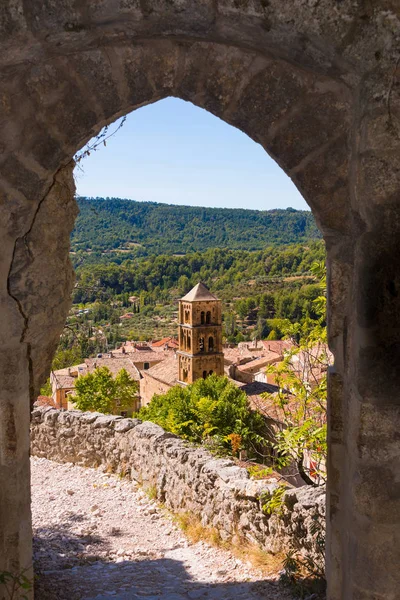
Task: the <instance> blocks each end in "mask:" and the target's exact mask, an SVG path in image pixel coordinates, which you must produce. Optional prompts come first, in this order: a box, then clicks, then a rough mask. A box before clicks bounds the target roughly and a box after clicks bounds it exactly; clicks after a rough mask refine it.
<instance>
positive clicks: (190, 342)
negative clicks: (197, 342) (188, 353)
mask: <svg viewBox="0 0 400 600" xmlns="http://www.w3.org/2000/svg"><path fill="white" fill-rule="evenodd" d="M191 347H192V338H191V337H190V334H189V333H188V336H187V349H188V350H190V349H191Z"/></svg>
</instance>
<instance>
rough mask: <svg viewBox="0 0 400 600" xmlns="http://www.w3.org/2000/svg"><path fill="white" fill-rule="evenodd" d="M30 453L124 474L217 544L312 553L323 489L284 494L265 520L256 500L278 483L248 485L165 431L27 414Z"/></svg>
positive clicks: (238, 471) (240, 474)
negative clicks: (217, 538)
mask: <svg viewBox="0 0 400 600" xmlns="http://www.w3.org/2000/svg"><path fill="white" fill-rule="evenodd" d="M31 450H32V454H34V455H35V456H39V457H45V458H48V459H51V460H54V461H57V462H72V463H74V464H78V465H82V466H86V467H100V468H102V469H104V470H106V471H112V472H116V473H122V474H124V475H125V476H128V477H131V478H132V479H135V480H136V481H139V482H140V483H141V484H143V486H144V487H145V488H146V487H147V488H152V489H156V491H157V499H158V500H159V501H160V502H163V503H164V504H165V506H166V507H167V508H169V509H170V510H171V511H173V512H175V513H179V512H191V513H194V514H195V515H197V516H199V517H201V520H202V523H203V525H205V526H210V527H215V528H216V529H218V531H219V532H220V535H221V537H222V538H223V539H225V540H228V539H230V538H234V536H237V539H240V538H246V539H247V540H249V541H250V542H254V543H256V544H259V545H260V546H261V547H263V548H264V549H265V550H267V551H271V552H274V553H275V552H279V551H284V550H285V549H286V548H287V547H288V546H289V544H290V543H291V542H292V541H293V542H294V543H295V544H296V545H297V546H298V547H300V549H302V550H303V551H304V552H305V551H308V552H309V551H311V552H313V551H314V537H313V535H312V534H311V531H310V530H311V524H312V521H313V517H314V516H316V517H320V518H321V521H322V522H324V519H325V493H324V490H323V489H322V488H319V489H315V488H309V487H307V486H304V487H302V488H297V489H291V490H290V491H288V492H287V493H286V496H285V502H284V508H283V516H282V517H279V516H278V515H276V514H273V515H265V514H264V513H263V511H262V508H261V503H262V502H261V501H260V496H263V495H264V494H266V495H270V494H271V493H272V492H273V491H274V489H276V488H277V487H278V486H277V484H276V483H270V484H268V483H265V482H262V481H254V480H251V479H250V478H249V475H248V472H247V470H246V469H244V468H241V467H238V466H236V465H235V464H234V462H233V461H232V460H229V459H216V458H214V457H213V456H212V455H211V454H210V453H209V452H207V451H206V450H204V449H202V448H198V447H195V446H193V445H191V444H189V443H188V442H185V441H184V440H182V439H180V438H178V437H177V436H175V435H173V434H171V433H167V432H165V431H164V430H163V429H162V428H161V427H159V426H158V425H155V424H154V423H149V422H143V423H142V422H141V421H139V420H137V419H123V418H122V417H115V416H111V415H102V414H100V413H82V412H80V411H69V412H67V411H65V412H64V411H59V410H55V409H51V408H48V407H44V408H38V409H36V410H34V411H33V413H32V428H31Z"/></svg>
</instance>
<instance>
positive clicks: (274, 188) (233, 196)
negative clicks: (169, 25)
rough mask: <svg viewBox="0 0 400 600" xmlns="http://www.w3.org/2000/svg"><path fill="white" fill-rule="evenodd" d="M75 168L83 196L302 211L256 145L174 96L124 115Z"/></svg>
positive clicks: (277, 169) (289, 184)
mask: <svg viewBox="0 0 400 600" xmlns="http://www.w3.org/2000/svg"><path fill="white" fill-rule="evenodd" d="M117 123H118V122H117ZM116 126H117V124H116V123H114V124H113V125H111V126H110V129H109V131H113V129H115V128H116ZM81 168H82V170H79V169H76V170H75V174H76V184H77V193H78V194H79V195H82V196H102V197H106V196H114V197H119V198H131V199H133V200H142V201H154V202H165V203H168V204H189V205H192V206H219V207H229V208H255V209H259V210H266V209H270V208H287V207H289V206H291V207H292V208H298V209H306V208H308V207H307V205H306V203H305V201H304V200H303V198H302V196H301V194H300V193H299V192H298V191H297V189H296V187H295V186H294V185H293V183H292V182H291V180H290V179H289V177H287V176H286V175H285V173H284V172H283V171H282V169H281V168H280V167H278V165H277V164H276V163H275V162H274V161H273V160H272V159H271V158H270V157H269V156H268V154H267V153H266V152H265V151H264V150H263V148H262V147H261V146H260V145H259V144H256V143H255V142H253V140H251V139H250V138H249V137H247V136H246V135H245V134H244V133H242V132H241V131H239V130H238V129H235V128H234V127H231V126H230V125H228V124H227V123H225V122H224V121H221V120H220V119H218V118H217V117H214V116H213V115H211V114H210V113H208V112H207V111H205V110H203V109H201V108H198V107H196V106H194V105H193V104H191V103H189V102H184V101H183V100H178V99H176V98H167V99H165V100H161V101H159V102H156V103H154V104H151V105H149V106H145V107H143V108H140V109H138V110H136V111H134V112H133V113H131V114H129V115H128V117H127V119H126V122H125V124H124V126H123V127H122V128H121V129H120V130H119V131H118V132H117V133H116V135H115V136H113V137H111V138H110V139H109V140H108V141H107V146H106V147H104V146H101V147H100V148H99V149H98V150H97V151H96V152H92V153H91V155H90V156H89V157H86V158H85V159H84V160H83V161H82V162H81Z"/></svg>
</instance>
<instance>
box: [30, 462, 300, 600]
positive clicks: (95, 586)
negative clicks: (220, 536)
mask: <svg viewBox="0 0 400 600" xmlns="http://www.w3.org/2000/svg"><path fill="white" fill-rule="evenodd" d="M31 473H32V525H33V533H34V538H33V548H34V568H35V597H36V598H39V599H40V600H109V599H110V596H111V597H114V598H116V599H117V600H293V594H292V593H290V590H288V589H287V587H285V586H283V585H280V584H279V582H278V581H277V580H278V578H279V571H280V569H281V566H282V565H281V562H280V560H279V558H278V557H277V558H276V559H274V558H272V557H271V558H270V560H269V565H268V569H266V571H267V572H266V571H264V572H263V571H261V570H259V569H258V568H255V567H254V566H253V565H251V563H250V562H249V561H248V560H247V559H248V558H249V557H248V556H247V555H246V554H244V555H243V558H241V559H239V558H235V556H233V555H232V553H231V552H230V551H229V550H228V549H227V548H224V549H222V548H217V547H215V546H210V545H209V544H207V543H206V542H204V541H198V542H196V543H192V542H191V540H190V539H189V538H187V537H186V536H185V535H182V531H181V530H180V528H179V526H178V525H177V524H176V523H175V518H174V516H173V515H171V513H170V512H169V511H167V510H166V509H165V507H163V506H160V505H159V504H158V503H157V502H156V501H155V500H151V499H149V497H148V495H147V494H146V492H145V491H144V490H143V489H142V488H141V487H140V486H139V485H138V484H137V483H136V482H132V481H130V480H129V479H127V478H126V477H122V478H121V477H118V476H117V475H114V474H112V473H102V472H101V470H100V469H90V468H87V467H78V466H76V465H73V464H72V463H64V464H60V463H56V462H52V461H50V460H47V459H45V458H37V457H32V458H31Z"/></svg>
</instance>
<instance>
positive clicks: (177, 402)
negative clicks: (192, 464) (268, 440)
mask: <svg viewBox="0 0 400 600" xmlns="http://www.w3.org/2000/svg"><path fill="white" fill-rule="evenodd" d="M138 416H139V418H141V419H144V420H148V421H153V422H154V423H157V424H158V425H160V426H161V427H163V428H164V429H166V430H167V431H171V432H172V433H175V434H177V435H180V436H181V437H183V438H185V439H187V440H190V441H191V442H196V443H202V442H204V441H210V440H211V441H212V442H213V446H214V447H217V448H218V449H224V450H225V451H230V452H232V439H233V438H232V434H236V435H238V436H240V440H241V447H242V448H249V449H254V445H255V444H259V443H265V440H264V438H263V437H262V432H263V427H264V421H263V418H262V417H261V415H259V414H258V413H255V412H253V411H251V410H250V407H249V404H248V399H247V396H246V394H244V393H243V392H242V391H241V390H240V389H239V388H238V387H237V386H236V385H234V384H233V383H232V382H230V381H229V380H228V378H227V377H218V376H216V375H215V374H214V375H211V376H209V377H207V378H206V379H198V380H197V381H195V382H194V383H193V384H191V385H188V386H187V387H184V388H183V387H180V386H175V387H173V388H171V389H170V390H168V392H167V393H166V394H163V395H155V396H153V398H152V400H151V402H150V403H149V404H148V405H147V406H145V407H143V408H142V409H141V410H140V412H139V414H138ZM234 440H235V443H236V444H237V440H238V438H237V437H235V438H234ZM236 447H237V445H236Z"/></svg>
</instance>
